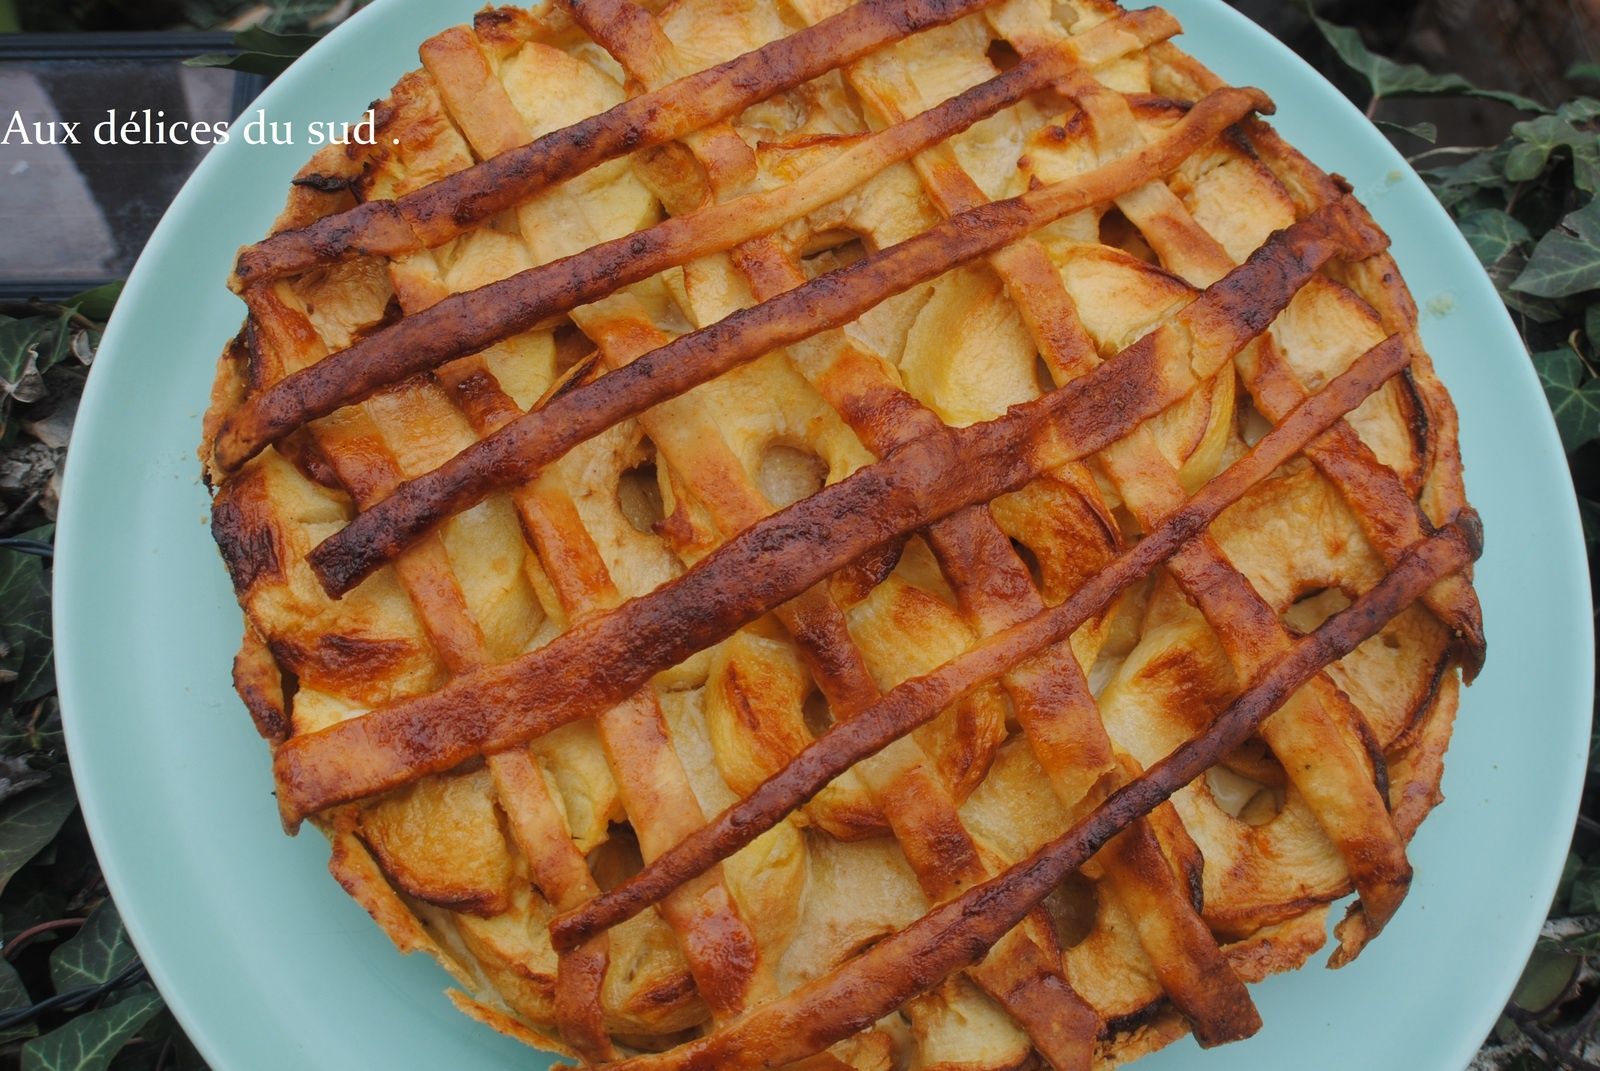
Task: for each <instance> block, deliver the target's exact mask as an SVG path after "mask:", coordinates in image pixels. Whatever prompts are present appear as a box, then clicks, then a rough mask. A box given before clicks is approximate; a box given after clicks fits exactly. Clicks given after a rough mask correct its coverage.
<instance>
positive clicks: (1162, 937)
mask: <svg viewBox="0 0 1600 1071" xmlns="http://www.w3.org/2000/svg"><path fill="white" fill-rule="evenodd" d="M615 6H617V5H607V7H606V9H605V10H604V11H597V10H595V9H593V8H590V9H588V10H587V13H586V12H584V11H580V12H579V13H578V18H579V19H580V21H583V20H585V19H586V18H587V19H588V20H590V21H592V22H595V23H599V24H610V25H627V24H628V23H629V20H628V19H625V18H622V17H613V16H612V15H611V10H612V8H614V7H615ZM680 10H681V9H680ZM590 28H591V32H594V30H593V28H592V27H590ZM758 43H759V42H753V41H748V40H746V41H741V42H739V47H754V46H755V45H756V44H758ZM625 58H626V57H625ZM653 66H655V67H657V68H659V69H664V70H670V69H672V65H671V64H664V63H657V64H654V65H653ZM646 84H647V85H648V82H647V83H646ZM958 88H959V87H958ZM716 136H717V133H716V132H714V131H713V132H702V134H701V135H700V136H699V142H700V145H699V146H697V149H698V151H700V152H701V153H702V155H703V157H704V155H706V154H705V153H704V149H703V148H702V147H701V146H703V145H704V143H705V141H706V140H708V139H710V138H713V137H716ZM723 136H724V137H730V138H736V137H737V136H736V135H734V134H733V133H732V131H731V130H727V129H725V130H724V131H723ZM743 145H744V143H743V142H742V141H738V142H737V146H738V147H739V148H742V147H743ZM746 152H747V153H748V150H746ZM736 154H737V149H734V150H731V151H727V150H725V151H722V152H720V153H715V154H710V156H711V159H704V158H703V164H704V167H705V170H706V173H707V175H708V176H709V178H710V182H711V185H712V186H713V187H718V186H721V185H724V184H723V183H719V181H718V180H719V171H718V168H717V167H716V166H715V164H714V161H717V160H722V161H726V160H728V159H730V158H735V157H736ZM740 170H743V171H746V172H747V171H748V170H749V169H748V168H745V169H740ZM719 192H720V191H719ZM980 198H981V195H980ZM689 199H690V201H691V202H692V200H693V195H692V193H691V194H690V198H689ZM668 200H669V204H670V202H671V198H669V199H668ZM960 207H966V205H961V206H960ZM874 237H880V236H877V235H875V236H874ZM1035 251H1036V252H1040V251H1037V250H1035ZM1001 255H1002V256H1004V255H1005V254H1004V253H1002V254H1001ZM733 260H734V262H735V263H738V264H739V265H740V266H741V267H742V268H743V269H744V271H745V273H746V275H747V276H748V277H750V279H751V281H752V284H753V285H754V287H755V294H756V297H757V298H765V297H769V296H772V295H771V293H770V292H763V289H762V287H763V283H764V282H765V283H767V285H776V286H780V287H784V288H787V286H785V285H784V284H788V285H794V284H795V283H796V282H799V281H803V278H804V277H803V276H802V275H799V274H798V269H797V268H796V267H794V266H793V265H790V266H789V267H788V271H787V275H786V272H785V267H784V264H785V258H784V255H783V253H782V251H781V250H780V249H778V248H777V247H776V246H775V244H774V243H772V242H770V241H768V242H756V243H750V244H748V245H747V246H744V247H741V248H740V249H738V250H735V251H734V253H733ZM710 270H715V268H714V267H713V268H711V269H710ZM1052 274H1053V269H1052ZM842 341H843V340H842V336H839V335H838V333H837V332H831V333H825V334H824V335H821V336H816V337H814V338H812V339H810V340H808V341H807V342H805V343H803V344H800V345H801V347H802V348H804V349H806V350H807V351H814V350H817V349H819V348H821V349H827V348H828V347H830V346H831V347H834V348H837V347H838V346H839V345H840V344H841V343H842ZM829 357H830V358H831V360H830V359H829V358H822V359H821V360H822V362H823V364H822V365H821V366H817V364H816V361H817V359H816V358H813V360H812V361H811V362H810V363H811V364H812V366H813V370H812V378H813V381H814V382H816V381H818V380H819V379H820V380H823V381H826V380H827V377H828V376H829V374H830V372H831V371H832V370H833V366H834V365H835V364H836V363H837V362H838V361H839V360H841V359H848V358H844V357H843V356H842V355H840V354H837V353H832V354H830V355H829ZM801 367H802V369H804V368H806V363H805V362H802V364H801ZM851 367H852V368H855V369H858V370H859V371H860V374H861V375H862V376H866V377H867V378H868V380H869V382H867V383H865V384H861V385H860V387H859V389H858V390H857V391H856V392H855V394H854V396H851V395H849V394H846V395H845V396H843V397H840V398H836V399H832V400H833V401H834V404H835V407H836V408H838V409H840V410H841V411H842V412H856V413H861V412H864V411H866V410H867V408H868V407H867V406H866V405H865V404H863V403H864V400H865V398H866V397H868V396H872V395H878V396H882V394H883V392H884V391H885V390H890V391H892V390H896V389H897V388H895V387H893V386H892V385H891V384H889V383H887V382H886V381H885V380H884V379H883V378H882V376H881V373H880V374H879V377H878V381H876V382H872V381H871V378H872V371H871V369H872V368H873V366H872V364H871V362H870V361H867V360H863V359H861V358H860V357H858V358H857V360H856V362H855V363H854V364H852V366H851ZM858 378H859V377H858ZM838 385H839V386H843V384H842V383H841V384H838ZM822 389H823V390H824V393H825V394H826V393H827V387H826V385H823V386H822ZM846 389H847V390H848V388H846ZM897 408H898V409H902V410H906V411H907V412H909V411H910V410H912V409H916V408H918V403H916V402H915V401H914V399H910V398H908V397H903V398H901V399H900V400H899V402H898V404H897ZM923 426H925V425H923ZM870 430H871V429H870V427H866V428H864V427H862V426H861V425H859V424H858V431H862V432H864V433H866V434H868V435H869V442H870V441H871V440H870ZM896 430H897V433H898V434H899V435H900V436H902V437H903V436H904V435H905V434H906V433H907V432H906V431H900V430H899V429H896ZM897 441H898V440H889V441H880V442H878V443H874V444H873V445H874V448H875V450H876V451H877V452H879V453H884V452H887V449H888V448H890V447H892V446H893V445H895V442H897ZM980 516H981V517H982V519H981V520H980ZM968 520H969V521H970V522H972V523H966V524H961V523H958V522H955V521H952V522H947V523H948V524H956V525H957V529H959V530H961V531H962V532H963V534H961V535H958V534H957V529H953V530H951V532H950V533H949V535H948V536H946V537H945V539H944V542H946V543H952V542H953V541H957V540H959V541H960V543H962V544H964V545H967V546H972V547H976V546H982V545H983V542H984V536H983V534H982V532H983V531H985V530H987V531H988V532H989V533H992V535H991V536H990V538H989V539H988V541H987V542H988V546H989V547H990V549H995V548H996V547H997V545H996V544H995V543H994V538H995V537H998V536H999V533H998V530H996V529H994V528H993V526H992V522H989V523H987V527H986V528H985V522H986V521H987V515H986V514H983V513H981V511H974V512H973V513H972V514H970V515H969V517H968ZM974 524H976V525H978V530H977V531H972V529H973V525H974ZM940 527H941V526H936V527H935V529H934V532H935V533H937V532H938V531H939V528H940ZM933 538H934V541H935V545H936V546H938V545H939V544H940V542H941V540H940V538H939V537H938V536H937V534H935V535H934V537H933ZM975 541H976V542H975ZM998 547H1000V548H1003V551H1002V553H1003V557H1002V558H1000V560H999V567H1000V568H1001V569H1006V568H1007V566H1009V571H1010V577H1009V579H1010V582H1011V585H1012V586H1014V585H1015V584H1016V583H1017V582H1018V576H1019V572H1020V583H1021V584H1023V585H1027V586H1029V587H1031V581H1030V580H1029V579H1028V578H1027V576H1026V572H1025V571H1024V570H1023V567H1022V566H1021V564H1020V562H1018V561H1017V560H1016V558H1015V555H1014V553H1013V552H1012V551H1011V549H1010V545H1009V543H1006V542H1005V541H1004V539H1003V538H1001V539H1000V542H999V544H998ZM1006 559H1009V562H1007V560H1006ZM982 572H983V570H981V569H980V570H978V571H977V573H976V575H974V578H973V579H974V582H973V583H972V584H969V585H966V587H967V588H968V589H969V590H972V591H974V592H975V593H976V592H977V591H979V590H981V585H982V582H983V576H982ZM1001 575H1005V574H1004V573H1002V574H1001ZM961 588H962V585H960V584H958V592H959V591H960V589H961ZM1033 608H1034V609H1042V604H1041V603H1038V601H1037V598H1036V597H1035V599H1034V603H1033ZM1017 615H1018V616H1028V607H1027V606H1026V604H1025V605H1024V606H1022V607H1018V608H1017ZM1008 623H1010V622H1009V621H1001V622H999V624H1000V625H1003V624H1008ZM1064 657H1067V658H1070V652H1065V653H1064ZM1071 666H1072V668H1071V670H1070V671H1071V672H1073V673H1076V669H1075V663H1073V664H1071ZM1059 672H1060V671H1059V670H1055V669H1050V668H1044V667H1041V669H1040V671H1039V673H1038V674H1037V678H1038V683H1036V684H1034V685H1033V686H1032V687H1030V685H1029V684H1028V683H1027V682H1024V681H1021V680H1019V681H1016V682H1013V684H1014V687H1013V694H1014V695H1015V697H1016V702H1017V709H1018V710H1019V711H1020V712H1024V716H1025V718H1026V724H1027V726H1028V728H1029V729H1030V731H1031V733H1032V735H1033V736H1034V737H1035V738H1036V739H1037V747H1038V750H1039V751H1040V753H1041V754H1042V755H1044V756H1045V757H1046V759H1047V761H1048V757H1049V756H1050V755H1052V754H1053V755H1055V756H1057V757H1058V760H1061V759H1064V758H1065V756H1066V755H1067V754H1072V755H1073V756H1074V757H1075V758H1077V759H1078V760H1080V761H1081V760H1082V759H1083V758H1085V757H1086V754H1087V753H1086V750H1085V747H1084V746H1075V745H1074V742H1073V740H1072V739H1071V738H1070V737H1066V738H1063V737H1062V732H1061V730H1062V729H1064V728H1065V727H1066V724H1067V722H1068V721H1070V720H1071V716H1070V715H1068V714H1067V713H1066V711H1059V712H1058V711H1056V710H1054V709H1052V707H1054V706H1056V705H1059V702H1060V701H1059V699H1056V698H1054V697H1052V698H1051V699H1046V698H1045V696H1046V695H1048V694H1049V693H1048V692H1046V691H1044V687H1045V682H1048V681H1051V680H1052V679H1054V678H1056V677H1057V676H1058V674H1059ZM1078 679H1079V680H1080V682H1081V676H1080V677H1079V678H1078ZM1069 705H1071V706H1075V707H1076V708H1077V710H1078V711H1079V712H1080V713H1079V715H1078V717H1079V719H1080V720H1081V719H1082V717H1083V714H1082V713H1081V712H1082V711H1083V708H1084V706H1085V705H1087V717H1088V719H1089V720H1088V722H1087V723H1086V728H1087V729H1088V731H1089V732H1090V733H1091V735H1090V737H1089V739H1090V740H1091V741H1092V740H1093V739H1094V738H1095V737H1096V736H1097V737H1098V738H1099V740H1100V741H1101V743H1100V744H1099V745H1098V747H1099V748H1100V749H1101V751H1102V756H1103V757H1101V758H1099V759H1098V760H1097V763H1098V765H1097V766H1090V767H1085V768H1081V769H1071V768H1069V767H1068V766H1066V765H1065V764H1064V763H1061V762H1059V761H1058V764H1057V765H1055V767H1054V772H1055V773H1056V774H1057V775H1058V777H1057V778H1056V784H1057V787H1058V791H1064V793H1065V795H1064V797H1063V798H1064V802H1066V803H1067V804H1069V805H1076V804H1078V803H1079V801H1080V799H1081V798H1082V796H1083V789H1082V787H1080V786H1083V785H1085V783H1086V782H1085V781H1084V776H1085V775H1086V774H1087V775H1089V778H1088V782H1087V784H1089V785H1092V784H1093V782H1094V781H1095V780H1096V779H1097V775H1098V774H1101V773H1104V772H1106V771H1107V770H1109V769H1110V768H1111V767H1110V765H1109V762H1110V756H1109V752H1108V751H1106V750H1105V749H1106V746H1107V742H1106V741H1105V738H1104V734H1103V732H1100V731H1099V728H1098V717H1097V715H1096V714H1095V713H1094V709H1093V705H1092V702H1091V701H1090V700H1089V698H1088V694H1087V690H1086V689H1081V690H1080V691H1079V693H1078V694H1077V695H1076V696H1074V697H1073V698H1072V699H1071V701H1070V704H1069ZM1063 719H1066V720H1063ZM1095 746H1096V745H1094V744H1092V743H1091V744H1089V745H1088V748H1089V749H1090V750H1093V748H1094V747H1095ZM1141 832H1142V830H1141ZM1135 835H1137V834H1135ZM1142 835H1143V836H1144V837H1145V838H1146V840H1145V841H1144V842H1143V843H1142V846H1140V847H1135V844H1136V843H1138V842H1136V841H1132V840H1129V839H1128V838H1124V842H1122V843H1121V844H1119V847H1118V850H1119V851H1121V852H1123V853H1125V858H1123V859H1122V860H1121V861H1120V863H1119V862H1115V861H1113V862H1112V869H1113V874H1114V876H1115V877H1114V880H1117V879H1120V881H1121V882H1122V883H1126V882H1129V881H1132V882H1135V883H1139V882H1141V881H1149V880H1150V878H1151V877H1152V876H1154V875H1156V874H1158V873H1160V872H1162V871H1164V870H1165V867H1164V865H1163V866H1161V867H1160V868H1159V870H1158V869H1157V868H1156V867H1154V866H1152V863H1153V862H1154V861H1155V860H1157V859H1159V854H1153V855H1152V854H1148V853H1151V852H1153V851H1154V850H1155V849H1154V842H1153V841H1149V840H1148V833H1147V832H1142ZM1141 851H1142V852H1144V853H1146V854H1145V855H1144V856H1143V857H1142V858H1141V855H1140V853H1141ZM1141 864H1142V865H1141ZM1128 891H1129V893H1130V894H1133V895H1139V896H1140V899H1141V901H1142V902H1143V903H1144V904H1145V905H1146V906H1149V905H1151V903H1152V902H1153V903H1154V904H1156V905H1161V904H1163V903H1165V905H1166V906H1165V907H1164V908H1163V909H1160V910H1157V911H1153V912H1151V911H1141V912H1134V913H1132V914H1133V915H1134V918H1135V919H1136V920H1137V921H1138V922H1139V923H1140V924H1141V925H1142V927H1143V929H1144V930H1145V931H1146V933H1147V935H1148V939H1150V940H1152V941H1154V942H1155V948H1156V950H1157V953H1158V956H1157V963H1158V964H1159V965H1160V966H1159V967H1158V970H1161V971H1162V972H1163V974H1164V975H1165V976H1166V978H1168V979H1171V980H1172V982H1173V983H1175V984H1169V987H1168V988H1169V990H1170V991H1172V992H1173V993H1174V995H1175V996H1176V997H1177V999H1178V1003H1179V1006H1180V1007H1183V1008H1184V1010H1185V1011H1190V1012H1191V1013H1194V1012H1198V1013H1200V1014H1191V1018H1193V1019H1196V1020H1198V1021H1199V1022H1200V1023H1201V1024H1202V1034H1204V1035H1206V1036H1210V1037H1214V1038H1218V1039H1220V1038H1221V1037H1223V1036H1226V1034H1227V1032H1228V1031H1229V1030H1234V1029H1237V1027H1233V1026H1228V1025H1225V1024H1226V1018H1225V1017H1226V1015H1227V1014H1229V1013H1228V1012H1226V1011H1224V1009H1226V1008H1227V1005H1228V1000H1229V997H1228V996H1227V994H1228V988H1227V984H1228V981H1231V975H1230V974H1228V972H1227V968H1226V967H1225V966H1224V965H1222V964H1221V961H1220V957H1218V955H1217V953H1216V950H1215V945H1214V943H1213V942H1212V941H1211V938H1210V936H1209V934H1207V933H1205V931H1204V929H1203V927H1200V926H1199V925H1198V924H1197V923H1196V922H1195V921H1194V919H1193V915H1192V913H1190V910H1189V908H1188V907H1187V905H1186V904H1185V903H1184V902H1183V899H1182V895H1181V894H1180V893H1178V891H1177V888H1176V885H1175V883H1173V882H1172V881H1171V879H1170V877H1169V878H1167V879H1166V885H1165V887H1164V888H1163V887H1154V888H1150V889H1143V890H1136V889H1130V890H1128ZM1141 894H1142V895H1141ZM1164 915H1165V916H1174V915H1175V917H1174V918H1173V919H1172V920H1171V921H1167V920H1166V919H1164V918H1163V916H1164ZM1185 940H1187V941H1188V942H1190V943H1191V944H1193V943H1195V942H1198V949H1197V953H1189V952H1187V950H1185V949H1184V947H1183V946H1184V942H1185ZM1207 946H1209V957H1210V959H1209V962H1208V961H1207V959H1206V956H1207V955H1208V953H1207V951H1206V948H1207ZM1196 958H1197V959H1198V960H1199V963H1200V966H1199V967H1198V969H1194V968H1189V969H1187V970H1186V968H1185V964H1186V962H1190V961H1192V960H1193V959H1196ZM1219 972H1220V973H1219ZM1219 983H1220V984H1219ZM1232 985H1233V986H1234V987H1235V988H1236V991H1237V982H1232ZM1186 997H1187V998H1188V999H1185V998H1186ZM1234 999H1236V1000H1242V999H1243V994H1242V991H1238V997H1237V998H1234ZM1213 1009H1216V1010H1217V1011H1219V1012H1222V1014H1223V1016H1224V1017H1223V1018H1220V1019H1217V1020H1215V1022H1216V1023H1217V1026H1216V1027H1215V1028H1213V1026H1212V1020H1211V1015H1210V1014H1208V1013H1212V1010H1213ZM1213 1014H1214V1013H1213ZM1246 1029H1248V1027H1247V1028H1246Z"/></svg>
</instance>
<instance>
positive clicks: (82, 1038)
mask: <svg viewBox="0 0 1600 1071" xmlns="http://www.w3.org/2000/svg"><path fill="white" fill-rule="evenodd" d="M163 1007H165V1005H164V1004H163V1003H162V1001H161V995H160V994H159V993H157V992H156V991H155V990H153V989H146V990H144V991H143V992H136V993H134V994H133V995H131V996H129V997H127V998H125V999H123V1000H119V1001H117V1003H115V1004H113V1005H111V1006H110V1007H107V1008H99V1009H97V1010H95V1011H92V1012H87V1013H85V1014H83V1015H80V1016H78V1017H77V1018H75V1019H73V1020H71V1021H70V1022H68V1023H67V1024H66V1025H65V1026H63V1027H61V1028H59V1029H57V1030H53V1031H51V1032H50V1033H48V1034H46V1035H45V1036H44V1037H42V1038H37V1039H35V1040H33V1041H30V1042H28V1044H27V1045H25V1046H23V1049H22V1071H105V1069H106V1068H107V1067H109V1066H110V1064H111V1061H112V1059H113V1058H114V1057H115V1056H116V1055H117V1053H118V1052H119V1051H121V1049H122V1047H123V1046H124V1045H126V1044H127V1043H128V1042H129V1041H131V1040H132V1039H133V1036H134V1035H135V1034H137V1033H138V1032H139V1028H140V1027H142V1026H144V1024H145V1023H148V1022H149V1021H150V1020H151V1019H153V1018H155V1016H156V1013H157V1012H159V1011H160V1010H161V1009H162V1008H163Z"/></svg>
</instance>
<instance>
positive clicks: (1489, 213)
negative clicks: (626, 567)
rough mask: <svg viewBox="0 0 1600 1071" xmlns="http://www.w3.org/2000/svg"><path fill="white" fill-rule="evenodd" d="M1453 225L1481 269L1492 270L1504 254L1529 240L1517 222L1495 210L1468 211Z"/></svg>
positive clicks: (1507, 214) (1527, 232) (1519, 222)
mask: <svg viewBox="0 0 1600 1071" xmlns="http://www.w3.org/2000/svg"><path fill="white" fill-rule="evenodd" d="M1456 226H1457V227H1459V228H1461V234H1462V236H1463V237H1464V238H1466V240H1467V244H1468V245H1470V246H1471V247H1472V251H1473V252H1474V253H1476V254H1477V255H1478V261H1479V263H1481V264H1482V265H1483V266H1484V267H1485V268H1492V267H1494V266H1495V265H1496V264H1498V263H1499V262H1500V260H1501V258H1502V257H1504V256H1505V255H1506V254H1507V253H1509V252H1511V251H1512V250H1513V249H1515V248H1517V247H1518V246H1520V245H1522V244H1523V243H1524V242H1527V241H1530V240H1531V239H1532V238H1533V235H1532V234H1530V233H1529V231H1528V228H1527V227H1526V226H1525V225H1524V224H1523V222H1522V221H1521V220H1519V219H1517V218H1516V217H1515V216H1513V215H1511V214H1510V213H1509V212H1504V211H1502V210H1500V209H1498V208H1483V209H1479V210H1478V211H1476V212H1469V213H1467V214H1466V215H1464V216H1462V217H1461V218H1460V219H1458V220H1456Z"/></svg>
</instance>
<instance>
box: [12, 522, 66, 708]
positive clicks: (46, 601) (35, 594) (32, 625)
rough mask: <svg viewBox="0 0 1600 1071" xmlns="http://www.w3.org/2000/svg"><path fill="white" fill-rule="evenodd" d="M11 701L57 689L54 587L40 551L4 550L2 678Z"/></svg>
mask: <svg viewBox="0 0 1600 1071" xmlns="http://www.w3.org/2000/svg"><path fill="white" fill-rule="evenodd" d="M5 680H9V681H11V682H12V683H11V685H10V689H9V691H10V695H11V701H12V702H13V703H30V702H32V701H33V700H35V699H39V698H41V697H42V696H45V695H48V694H49V693H50V692H52V691H54V690H55V661H54V649H53V647H52V645H51V638H50V585H49V583H48V582H47V581H46V579H45V574H44V563H43V562H42V561H41V560H40V559H39V558H38V557H37V556H35V555H32V554H24V553H23V552H21V551H18V550H5V549H0V681H5Z"/></svg>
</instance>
